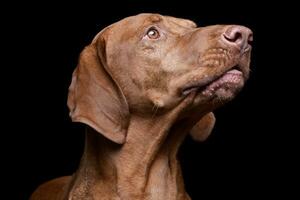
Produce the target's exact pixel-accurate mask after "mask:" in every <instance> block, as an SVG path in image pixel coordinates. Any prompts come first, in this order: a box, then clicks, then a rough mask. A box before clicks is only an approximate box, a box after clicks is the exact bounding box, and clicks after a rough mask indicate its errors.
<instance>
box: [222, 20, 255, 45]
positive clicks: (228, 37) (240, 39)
mask: <svg viewBox="0 0 300 200" xmlns="http://www.w3.org/2000/svg"><path fill="white" fill-rule="evenodd" d="M222 36H223V40H225V41H226V43H227V44H229V45H231V46H238V47H239V48H241V49H245V48H247V46H248V44H249V45H251V43H252V41H253V34H252V31H251V30H250V29H248V28H247V27H244V26H237V25H234V26H229V27H228V28H227V29H226V30H225V31H224V33H223V34H222Z"/></svg>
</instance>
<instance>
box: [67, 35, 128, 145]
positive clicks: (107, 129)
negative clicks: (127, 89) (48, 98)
mask: <svg viewBox="0 0 300 200" xmlns="http://www.w3.org/2000/svg"><path fill="white" fill-rule="evenodd" d="M96 37H97V38H96ZM96 37H95V38H96V39H94V40H93V42H92V44H90V45H89V46H88V47H86V48H85V49H84V50H83V51H82V53H81V54H80V57H79V63H78V65H77V67H76V69H75V70H74V72H73V77H72V82H71V85H70V87H69V95H68V107H69V109H70V117H71V119H72V121H74V122H82V123H85V124H87V125H89V126H90V127H92V128H94V129H95V130H96V131H97V132H99V133H101V134H103V135H104V136H105V137H106V138H108V139H110V140H112V141H114V142H116V143H119V144H122V143H124V142H125V138H126V134H127V128H128V124H129V109H128V105H127V102H126V99H125V97H124V95H123V93H122V91H121V89H120V88H119V87H118V85H117V83H116V82H115V81H114V80H113V78H112V76H111V75H110V73H109V70H108V68H109V67H107V66H106V61H105V60H106V53H105V40H104V39H103V38H100V37H101V33H100V35H99V34H98V35H97V36H96Z"/></svg>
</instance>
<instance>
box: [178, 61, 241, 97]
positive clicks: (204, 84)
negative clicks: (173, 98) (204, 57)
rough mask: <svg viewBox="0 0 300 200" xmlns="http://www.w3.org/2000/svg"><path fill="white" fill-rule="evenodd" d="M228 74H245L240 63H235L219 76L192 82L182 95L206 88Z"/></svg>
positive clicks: (183, 90)
mask: <svg viewBox="0 0 300 200" xmlns="http://www.w3.org/2000/svg"><path fill="white" fill-rule="evenodd" d="M226 74H232V75H237V76H243V72H242V70H241V68H240V66H239V65H234V66H233V67H231V68H230V69H228V70H227V71H225V72H224V73H222V74H220V75H219V76H211V77H208V78H206V79H204V80H201V81H199V82H197V83H192V84H190V85H188V86H186V87H184V88H183V89H182V92H181V93H182V95H184V96H186V95H188V94H190V93H192V92H194V91H201V90H204V89H205V88H206V87H207V86H208V85H210V84H212V83H213V82H214V81H216V80H218V79H219V78H221V77H223V76H224V75H226Z"/></svg>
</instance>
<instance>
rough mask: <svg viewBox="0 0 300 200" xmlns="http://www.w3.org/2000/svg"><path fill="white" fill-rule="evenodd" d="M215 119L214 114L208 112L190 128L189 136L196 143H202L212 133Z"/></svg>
mask: <svg viewBox="0 0 300 200" xmlns="http://www.w3.org/2000/svg"><path fill="white" fill-rule="evenodd" d="M215 122H216V118H215V115H214V113H212V112H210V113H208V114H206V115H204V116H203V117H202V118H201V119H200V120H199V121H198V122H197V123H196V124H195V125H194V127H193V128H192V130H191V131H190V134H191V136H192V138H193V139H194V140H196V141H200V142H203V141H204V140H206V139H207V138H208V136H209V135H210V133H211V132H212V130H213V128H214V125H215Z"/></svg>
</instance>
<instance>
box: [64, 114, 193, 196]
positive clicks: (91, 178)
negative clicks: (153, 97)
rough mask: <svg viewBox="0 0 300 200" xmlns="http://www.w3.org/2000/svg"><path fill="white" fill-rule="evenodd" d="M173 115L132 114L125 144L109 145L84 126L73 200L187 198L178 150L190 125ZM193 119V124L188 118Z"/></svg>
mask: <svg viewBox="0 0 300 200" xmlns="http://www.w3.org/2000/svg"><path fill="white" fill-rule="evenodd" d="M176 120H178V119H177V118H176V116H172V115H163V116H160V117H155V118H151V119H149V118H144V117H139V116H132V117H131V120H130V125H129V128H128V132H127V138H126V142H125V143H124V144H122V145H118V144H115V143H112V142H111V141H109V140H107V139H106V138H104V137H103V136H101V135H100V134H99V133H97V132H96V131H94V130H93V129H91V128H87V133H86V144H85V151H84V154H83V157H82V160H81V163H80V167H79V169H78V171H77V173H76V174H75V175H74V176H73V181H72V183H71V188H70V193H69V196H72V198H73V199H76V198H77V197H78V199H79V198H84V199H89V198H91V199H97V198H96V197H99V196H100V197H103V196H105V197H106V196H107V195H108V197H109V199H138V200H140V199H141V200H142V199H149V200H152V199H153V200H154V199H155V200H163V199H164V200H174V199H178V200H186V199H189V197H188V195H187V194H186V192H185V190H184V185H183V179H182V175H181V169H180V165H179V162H178V160H177V158H176V155H177V151H178V148H179V146H180V144H181V143H182V141H183V139H184V137H185V135H186V133H187V132H188V131H189V130H190V128H191V127H192V125H193V123H191V120H180V121H176ZM192 121H194V120H192Z"/></svg>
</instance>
